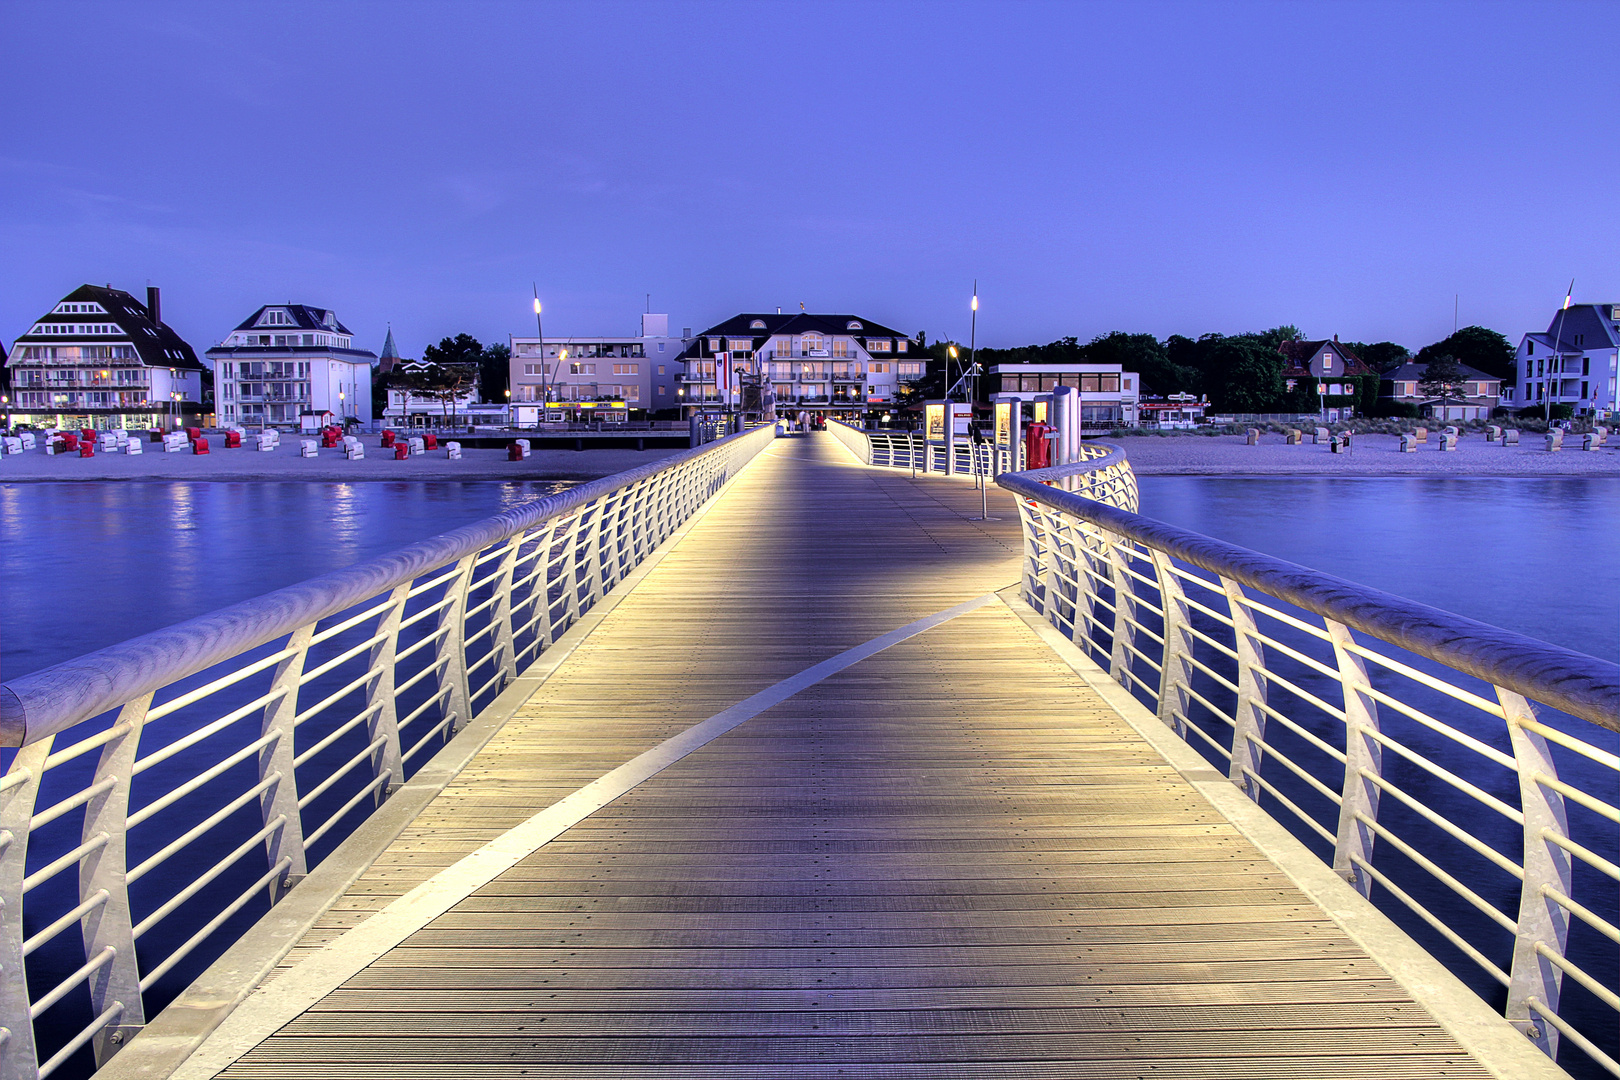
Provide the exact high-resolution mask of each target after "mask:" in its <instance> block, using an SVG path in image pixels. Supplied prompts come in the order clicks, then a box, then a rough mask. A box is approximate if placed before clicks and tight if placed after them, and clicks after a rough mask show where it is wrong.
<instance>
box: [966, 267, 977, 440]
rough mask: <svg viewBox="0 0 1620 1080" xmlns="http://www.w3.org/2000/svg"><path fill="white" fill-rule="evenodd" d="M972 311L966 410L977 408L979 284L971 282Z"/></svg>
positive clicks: (975, 280) (969, 329)
mask: <svg viewBox="0 0 1620 1080" xmlns="http://www.w3.org/2000/svg"><path fill="white" fill-rule="evenodd" d="M971 307H972V311H973V318H972V321H971V322H969V324H968V408H969V410H970V412H969V414H968V415H969V416H971V415H972V412H971V410H972V409H973V408H975V407H977V405H978V402H979V282H978V279H977V278H975V279H974V281H973V303H972V305H971Z"/></svg>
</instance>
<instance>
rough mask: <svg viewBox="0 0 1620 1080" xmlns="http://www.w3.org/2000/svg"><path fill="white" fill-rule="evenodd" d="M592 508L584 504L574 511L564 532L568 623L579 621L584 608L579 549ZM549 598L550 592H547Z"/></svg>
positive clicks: (563, 575) (563, 569)
mask: <svg viewBox="0 0 1620 1080" xmlns="http://www.w3.org/2000/svg"><path fill="white" fill-rule="evenodd" d="M590 510H591V507H590V506H582V507H580V508H579V509H577V510H575V511H574V516H573V517H572V518H570V519H569V521H568V528H567V529H566V530H565V531H564V533H563V561H562V570H561V574H562V582H563V595H564V596H565V597H567V599H568V615H567V620H568V622H567V625H570V626H571V625H573V624H574V623H576V622H578V621H579V617H580V615H581V613H582V612H583V610H584V609H583V608H582V607H581V606H580V603H579V549H580V546H581V545H582V544H584V543H585V540H584V538H583V536H582V534H586V535H588V532H589V530H588V529H586V528H585V515H586V514H587V513H589V512H590ZM547 597H548V599H549V597H550V593H549V591H548V592H547Z"/></svg>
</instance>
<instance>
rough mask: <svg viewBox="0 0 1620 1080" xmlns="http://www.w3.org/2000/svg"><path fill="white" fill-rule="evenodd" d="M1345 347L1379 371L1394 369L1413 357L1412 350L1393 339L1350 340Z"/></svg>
mask: <svg viewBox="0 0 1620 1080" xmlns="http://www.w3.org/2000/svg"><path fill="white" fill-rule="evenodd" d="M1345 347H1346V348H1348V349H1349V350H1350V351H1351V352H1353V353H1355V354H1356V356H1358V357H1360V358H1361V362H1362V363H1364V364H1366V365H1367V366H1368V367H1370V368H1372V369H1373V370H1374V371H1377V372H1385V371H1393V370H1394V369H1396V368H1398V367H1400V366H1401V365H1402V364H1404V363H1406V362H1407V361H1408V360H1410V359H1412V353H1411V350H1409V349H1408V348H1407V347H1406V346H1405V345H1397V344H1395V342H1393V341H1375V342H1372V343H1371V344H1366V343H1364V342H1360V341H1349V342H1346V343H1345Z"/></svg>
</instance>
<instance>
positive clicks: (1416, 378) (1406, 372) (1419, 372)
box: [1383, 360, 1502, 382]
mask: <svg viewBox="0 0 1620 1080" xmlns="http://www.w3.org/2000/svg"><path fill="white" fill-rule="evenodd" d="M1457 370H1458V371H1461V372H1462V376H1463V378H1464V379H1465V380H1467V381H1469V382H1474V381H1483V382H1501V381H1502V377H1501V376H1500V375H1487V374H1485V373H1484V372H1483V371H1481V370H1479V369H1478V368H1471V367H1469V366H1468V365H1467V364H1463V363H1459V364H1458V365H1457ZM1428 372H1429V365H1428V364H1419V363H1417V362H1416V361H1414V360H1408V361H1407V362H1406V363H1404V364H1402V365H1401V366H1400V367H1398V368H1393V369H1391V370H1389V371H1386V372H1384V374H1383V378H1385V379H1387V380H1389V381H1390V382H1422V381H1423V377H1424V376H1425V375H1427V374H1428Z"/></svg>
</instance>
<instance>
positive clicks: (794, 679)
mask: <svg viewBox="0 0 1620 1080" xmlns="http://www.w3.org/2000/svg"><path fill="white" fill-rule="evenodd" d="M997 600H998V598H997V596H996V594H995V593H986V594H984V595H983V596H977V597H974V598H973V599H971V600H966V601H964V602H962V603H960V604H956V605H954V606H953V607H949V608H946V609H945V610H943V611H938V612H935V613H934V614H932V615H928V616H925V617H923V618H921V619H918V620H916V621H915V622H910V623H907V624H906V625H904V626H901V627H898V628H896V629H894V630H891V631H889V632H888V633H886V634H883V635H880V636H879V637H875V638H872V639H871V640H870V641H866V642H863V643H861V644H860V645H857V646H855V647H854V648H852V649H846V650H845V651H843V652H841V653H838V654H837V655H835V656H831V657H829V658H827V659H826V660H823V661H821V662H820V663H818V664H815V665H812V666H811V667H808V668H806V669H804V670H803V671H801V672H799V673H798V674H796V675H792V676H790V677H788V678H786V679H783V680H782V681H781V682H778V683H776V684H774V685H772V686H769V687H767V688H766V689H764V690H761V691H760V692H759V693H757V694H753V695H751V696H750V697H747V698H744V699H743V700H742V701H739V702H738V703H737V704H735V705H732V706H730V707H728V708H726V709H724V710H722V711H720V712H718V713H716V714H715V715H713V716H711V717H709V718H708V719H707V720H702V721H699V722H698V723H696V724H694V725H692V726H691V727H689V728H687V729H686V730H684V731H682V732H680V733H679V734H676V735H672V736H671V737H669V738H668V739H665V740H664V741H663V742H660V743H659V744H658V745H656V746H654V747H652V748H651V749H650V750H647V751H645V752H643V753H641V754H638V755H637V756H636V757H634V758H631V759H630V760H629V761H627V762H625V763H624V764H623V765H620V766H618V767H617V768H615V769H612V770H610V771H609V772H607V773H604V774H603V775H602V776H599V777H597V778H596V779H595V780H592V781H591V782H590V783H588V784H586V785H584V786H583V787H580V788H578V789H576V790H575V791H573V792H572V793H570V794H568V795H565V796H564V797H563V798H561V799H559V800H558V801H556V802H554V803H552V804H551V805H550V806H547V807H546V808H545V809H543V810H541V811H540V812H538V813H537V814H535V815H534V816H533V817H530V818H529V819H528V820H527V821H525V822H523V823H522V824H520V825H516V826H514V827H513V828H511V829H509V830H508V831H507V832H505V833H503V834H501V835H500V836H498V837H496V838H495V839H494V840H491V841H490V842H489V843H487V844H485V845H484V846H483V847H480V848H479V849H478V850H476V851H474V852H472V853H471V854H469V855H466V856H463V857H462V858H461V859H459V860H458V861H456V862H455V863H453V864H451V865H450V866H448V867H446V868H445V869H443V870H441V871H439V872H438V873H437V874H434V875H433V876H432V877H430V878H428V879H427V880H426V881H424V882H422V883H421V884H420V885H418V886H416V887H415V888H414V889H412V890H411V891H410V892H408V893H406V894H404V895H403V896H401V897H399V898H398V899H396V900H394V901H392V902H391V903H389V904H388V905H387V906H386V907H384V908H382V909H381V910H380V911H378V912H376V913H375V914H373V915H372V916H370V917H369V918H367V919H366V920H365V921H364V922H362V923H360V924H358V925H357V926H354V927H351V928H350V929H348V930H345V931H344V932H343V933H342V934H341V935H340V936H339V937H337V938H336V939H335V940H333V941H331V942H329V943H327V944H326V945H324V946H322V947H321V949H320V950H319V951H318V952H316V953H314V954H312V955H310V956H308V957H306V958H305V959H304V960H302V961H300V962H299V963H298V965H297V966H296V967H293V968H292V969H291V970H289V971H288V972H286V973H285V974H284V975H282V976H280V977H279V978H277V979H276V980H275V981H274V982H272V983H270V984H269V985H268V986H265V987H262V988H260V989H259V990H256V991H255V992H254V993H252V994H250V995H249V996H248V998H247V1000H246V1001H244V1002H243V1007H239V1008H237V1009H236V1010H235V1011H234V1012H232V1013H231V1015H230V1016H229V1017H227V1018H226V1019H225V1021H224V1022H223V1023H221V1024H220V1025H219V1027H217V1028H216V1029H215V1030H214V1031H213V1033H212V1034H210V1036H209V1037H208V1039H207V1040H206V1041H205V1042H204V1043H203V1044H202V1045H201V1046H199V1047H198V1048H197V1050H196V1051H195V1052H194V1053H193V1054H192V1055H191V1056H190V1057H189V1058H188V1059H187V1060H186V1061H185V1062H184V1063H183V1064H182V1065H181V1066H180V1067H179V1068H178V1069H176V1070H175V1072H174V1073H173V1074H172V1075H173V1076H174V1077H175V1078H176V1080H187V1078H202V1077H213V1076H215V1075H217V1074H218V1073H219V1072H220V1071H221V1070H223V1069H225V1068H228V1067H229V1066H230V1065H232V1064H234V1063H235V1062H236V1061H238V1060H239V1059H240V1058H241V1057H242V1056H243V1055H244V1054H246V1053H248V1052H249V1051H251V1050H252V1049H253V1048H254V1047H256V1046H257V1045H259V1044H260V1043H261V1042H263V1041H264V1040H265V1039H268V1038H269V1037H270V1036H272V1035H274V1034H275V1033H276V1032H277V1031H279V1030H280V1029H281V1028H283V1027H284V1026H286V1025H287V1024H289V1023H291V1022H292V1021H293V1020H296V1019H297V1018H298V1017H299V1016H300V1015H302V1014H303V1013H304V1012H305V1011H307V1010H308V1009H309V1008H311V1007H312V1006H314V1005H315V1004H316V1003H318V1002H319V1001H320V1000H321V999H322V998H324V997H326V996H327V995H328V994H330V993H332V992H333V991H335V990H337V989H338V988H339V987H341V986H342V985H343V984H344V983H345V982H347V981H348V980H349V979H351V978H353V977H354V976H355V975H358V974H359V973H360V972H361V971H362V970H364V969H365V968H366V967H367V966H368V965H369V964H371V963H373V962H374V961H376V960H378V959H379V958H381V957H382V956H383V955H384V954H385V953H387V952H388V951H389V950H390V949H393V948H395V947H397V946H398V945H400V944H401V943H402V942H404V941H405V939H407V938H408V937H410V936H411V935H412V934H414V933H416V932H417V931H419V930H421V929H423V928H424V927H426V926H427V925H428V924H429V923H430V922H432V921H433V920H434V919H436V918H438V917H439V916H441V915H443V914H444V913H445V912H447V911H449V910H450V909H451V908H452V907H454V906H455V905H456V904H458V903H460V902H461V901H462V900H465V899H466V898H467V897H469V896H471V895H472V894H473V893H474V892H476V891H477V890H478V889H480V888H482V887H484V886H485V885H488V884H489V883H490V882H491V881H494V880H495V879H496V878H497V877H499V876H500V875H501V874H503V873H505V872H506V871H508V870H510V869H511V868H512V867H514V866H516V865H517V864H518V863H519V862H521V861H523V860H524V859H526V858H528V857H529V856H530V855H532V854H533V853H534V852H536V851H538V850H539V849H540V848H541V847H543V846H544V845H545V844H547V843H548V842H550V841H551V840H553V839H555V838H556V837H558V836H560V835H561V834H562V833H564V832H566V831H567V830H568V829H570V828H572V827H573V826H574V825H576V824H578V823H579V822H581V821H583V820H585V818H587V817H589V816H590V815H591V814H593V813H595V812H596V811H597V810H600V809H601V808H602V807H604V806H607V805H608V804H609V803H611V802H613V801H614V800H616V799H618V798H619V797H620V796H622V795H624V794H626V793H628V792H630V791H632V790H633V789H635V788H636V787H637V786H639V785H640V784H642V783H644V782H645V781H647V780H649V779H651V778H652V777H653V776H656V775H657V774H658V773H660V772H662V771H663V770H664V769H666V768H668V767H669V766H671V765H673V764H675V763H676V762H678V761H680V760H681V759H682V758H684V757H686V756H687V755H688V754H691V753H693V752H694V751H697V750H699V749H702V748H703V747H704V746H706V745H707V744H709V743H711V742H713V741H714V740H715V739H718V738H720V737H721V736H722V735H725V734H726V733H727V732H730V731H733V730H735V729H736V728H738V727H740V726H741V725H743V724H744V723H746V722H747V721H749V720H751V719H753V718H754V717H755V716H758V715H759V714H760V713H762V712H765V711H766V710H768V709H771V708H774V707H775V706H777V705H780V704H781V703H782V702H784V701H787V700H788V699H789V698H792V697H794V696H795V695H797V694H799V693H801V692H802V691H804V690H806V689H808V688H809V687H811V686H814V685H815V684H817V683H819V682H822V681H823V680H825V679H827V678H830V677H831V676H833V675H836V674H837V673H838V672H840V671H843V670H844V669H846V668H849V667H852V666H854V665H855V664H858V663H860V662H861V661H863V660H866V659H868V658H870V657H872V656H875V655H876V654H878V653H880V652H882V651H883V650H885V649H888V648H890V647H892V646H894V645H898V644H900V643H901V642H904V641H907V640H909V639H910V638H913V637H916V636H917V635H919V634H923V633H926V632H927V631H929V630H932V629H934V628H935V627H938V626H941V625H943V624H945V623H947V622H950V621H951V620H953V619H956V618H958V617H959V616H962V615H966V614H968V613H969V612H972V611H976V610H978V609H979V608H982V607H986V606H988V605H992V604H995V603H997Z"/></svg>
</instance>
